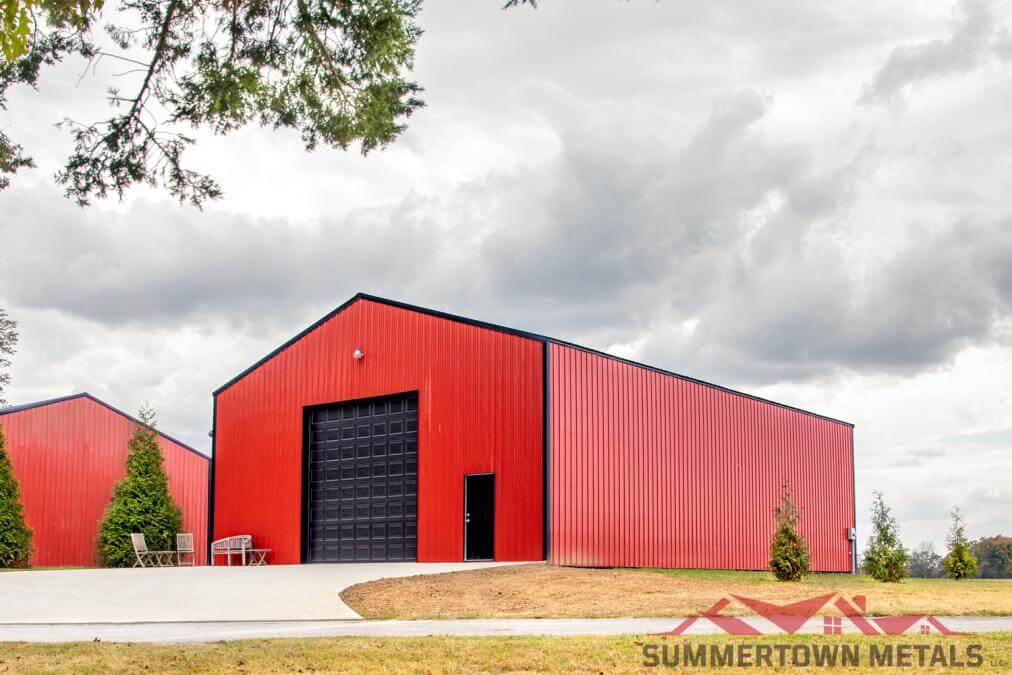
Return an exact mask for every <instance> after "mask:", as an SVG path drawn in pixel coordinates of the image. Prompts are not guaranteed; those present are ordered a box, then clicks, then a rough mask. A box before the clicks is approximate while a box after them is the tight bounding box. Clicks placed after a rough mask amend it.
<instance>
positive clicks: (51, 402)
mask: <svg viewBox="0 0 1012 675" xmlns="http://www.w3.org/2000/svg"><path fill="white" fill-rule="evenodd" d="M78 398H86V399H88V400H90V401H93V402H95V403H97V404H99V405H100V406H103V407H105V408H108V409H109V410H111V411H112V412H114V413H116V414H117V415H121V416H123V417H125V418H127V419H128V420H130V421H131V422H133V423H134V424H139V425H141V426H147V425H145V424H144V422H142V421H140V420H139V419H137V418H136V417H134V416H133V415H131V414H130V413H127V412H124V411H122V410H120V409H119V408H117V407H116V406H114V405H112V404H110V403H106V402H105V401H103V400H102V399H100V398H98V397H97V396H93V395H92V394H89V393H88V392H86V391H82V392H80V393H78V394H70V395H68V396H59V397H57V398H50V399H46V400H44V401H35V402H34V403H24V404H22V405H16V406H11V407H9V408H0V415H8V414H10V413H16V412H23V411H25V410H33V409H35V408H42V407H45V406H47V405H54V404H56V403H64V402H66V401H72V400H74V399H78ZM151 429H153V430H154V432H155V433H156V434H158V435H159V436H161V437H162V438H164V439H166V440H169V441H172V442H173V443H175V444H176V445H178V446H180V447H181V448H183V449H184V450H188V451H190V452H192V453H193V454H195V455H197V456H198V457H201V458H203V459H210V456H209V455H205V454H204V453H203V452H201V451H200V450H198V449H197V448H195V447H193V446H192V445H188V444H187V443H183V442H182V441H181V440H179V439H178V438H173V437H172V436H170V435H168V434H167V433H165V432H164V431H162V430H160V429H158V428H157V427H151Z"/></svg>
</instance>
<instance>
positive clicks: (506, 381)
mask: <svg viewBox="0 0 1012 675" xmlns="http://www.w3.org/2000/svg"><path fill="white" fill-rule="evenodd" d="M356 347H359V348H361V349H362V350H363V351H364V352H365V358H364V359H362V360H360V361H357V360H355V359H353V358H352V352H353V351H354V349H355V348H356ZM541 359H542V345H541V343H540V342H538V341H536V340H530V339H526V338H522V337H518V336H515V335H511V334H507V333H502V332H497V331H493V330H489V329H486V328H481V327H477V326H473V325H469V324H464V323H459V322H455V321H450V320H447V319H443V318H440V317H435V316H431V315H427V314H422V313H419V312H414V311H410V310H406V309H402V308H399V307H393V306H390V305H386V304H381V303H377V302H373V301H370V300H367V299H359V300H356V301H355V302H353V303H352V304H350V305H349V306H347V307H346V308H345V309H344V310H343V311H341V312H339V313H337V314H335V315H334V316H332V317H331V318H330V319H328V320H327V321H325V322H323V323H321V324H320V325H318V326H317V327H315V328H314V329H313V330H311V331H310V332H309V333H307V334H306V335H304V336H302V337H301V338H299V339H298V340H296V341H295V342H293V343H292V344H290V345H288V346H287V347H286V348H285V349H283V350H282V351H281V352H279V353H278V354H276V355H275V356H273V357H272V358H269V359H268V360H266V361H265V362H263V363H262V364H260V365H259V366H258V367H256V368H255V369H253V370H252V371H250V372H249V373H247V374H246V375H245V376H243V377H241V378H240V379H239V380H237V381H235V382H234V383H233V384H231V385H230V386H228V387H227V388H225V389H223V390H222V391H220V392H219V393H218V395H217V397H216V409H217V412H216V418H217V419H216V421H215V450H214V451H215V468H214V482H215V486H214V525H213V527H214V536H215V538H218V537H223V536H228V535H233V534H245V533H248V534H252V535H253V537H254V541H255V543H256V545H257V546H261V547H266V548H270V549H272V550H273V553H272V558H271V562H273V563H297V562H299V561H300V559H301V546H300V545H301V517H302V452H303V438H302V437H303V429H302V425H303V408H304V407H306V406H313V405H318V404H323V403H331V402H336V401H347V400H352V399H359V398H367V397H372V396H380V395H385V394H395V393H400V392H406V391H417V392H418V409H419V425H418V426H419V457H418V463H419V466H418V560H419V561H425V562H435V561H454V560H461V559H462V558H463V501H464V475H465V474H468V473H483V472H489V471H491V472H495V474H496V503H495V557H496V559H497V560H537V559H540V558H541V556H542V551H541V549H542V541H541V527H542V490H541V479H542V472H541V459H542V433H541V428H542V426H541V425H542V410H541V408H542V396H543V391H542V380H541Z"/></svg>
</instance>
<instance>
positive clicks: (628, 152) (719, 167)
mask: <svg viewBox="0 0 1012 675" xmlns="http://www.w3.org/2000/svg"><path fill="white" fill-rule="evenodd" d="M553 96H554V97H555V99H554V100H553V101H552V102H551V105H550V107H551V109H552V110H554V113H553V115H554V117H553V119H552V122H553V124H555V125H556V128H557V129H558V131H559V134H560V138H561V141H562V142H561V146H560V150H559V152H558V154H557V155H556V156H555V157H554V159H552V160H551V161H549V162H548V163H546V164H545V165H544V166H541V167H537V168H533V169H527V170H524V171H518V172H514V173H511V174H508V175H502V176H493V177H487V178H484V179H478V180H475V181H471V182H469V183H466V184H463V185H462V186H460V187H459V188H458V189H456V190H455V191H454V192H453V193H452V194H450V195H448V196H445V197H443V198H434V197H427V198H422V197H416V196H409V197H406V198H404V199H403V200H401V201H400V202H399V203H397V204H395V205H392V206H390V207H385V208H372V209H365V210H359V211H352V212H350V213H349V214H348V215H345V216H342V217H326V216H324V217H320V218H318V219H314V220H311V221H310V222H289V221H287V220H283V219H273V220H269V219H256V218H251V217H249V216H246V215H242V214H232V213H224V212H218V213H211V214H207V215H201V217H200V218H197V217H196V216H197V214H196V213H195V212H188V211H185V210H168V211H167V210H165V209H163V208H161V207H160V206H157V205H153V204H150V203H145V202H140V203H138V204H135V205H134V206H133V207H131V208H130V209H128V210H127V211H126V212H125V213H123V214H121V215H113V214H110V213H107V212H102V211H100V210H91V211H84V212H80V211H78V210H76V209H75V208H73V207H71V206H69V205H68V204H66V203H65V202H63V201H61V200H57V199H51V198H47V196H48V195H46V193H45V190H43V189H40V191H38V192H31V191H29V192H22V193H20V198H19V199H13V200H10V203H11V205H12V211H11V213H12V214H13V217H12V218H10V219H9V220H6V221H5V224H3V225H0V237H2V238H3V240H4V241H5V242H6V245H5V248H4V250H3V252H2V253H0V262H2V263H3V264H2V267H0V287H2V288H3V289H4V295H5V300H6V301H7V302H10V303H12V304H14V305H16V306H21V307H26V308H32V309H50V310H58V311H61V312H65V313H68V314H72V315H75V316H79V317H82V318H85V319H88V320H92V321H97V322H100V323H103V324H107V325H116V324H124V323H132V324H140V325H152V326H155V325H163V324H164V323H165V322H167V321H182V322H198V323H201V322H202V323H205V324H206V323H208V322H221V321H226V322H230V323H232V324H233V325H246V326H249V328H250V330H253V331H259V332H262V331H273V330H276V329H278V328H279V327H281V326H286V327H291V330H292V331H294V330H295V328H297V327H298V326H301V325H305V324H308V323H309V322H310V321H311V320H312V319H313V318H315V316H316V315H318V314H321V313H323V312H324V311H326V309H328V308H329V307H332V306H334V305H336V304H338V303H339V302H340V301H342V300H343V299H345V298H346V297H348V296H350V295H351V294H353V293H354V292H356V291H358V290H366V291H370V292H376V293H383V294H390V295H393V296H395V297H400V298H405V299H407V300H410V301H414V302H419V303H422V304H428V303H431V304H434V305H436V306H439V307H444V308H447V309H450V310H453V311H457V312H461V313H470V314H474V315H476V316H479V317H481V318H486V319H490V320H495V321H500V322H503V323H508V324H514V325H519V326H520V327H524V328H528V329H532V330H538V331H541V332H546V333H549V334H555V335H558V336H560V337H564V338H569V339H574V340H577V341H584V342H587V343H588V344H591V345H594V346H598V347H604V346H607V345H610V344H613V343H622V342H629V341H636V340H641V341H642V347H641V351H640V353H639V354H638V356H640V357H641V358H643V359H644V360H647V361H649V362H654V363H657V364H658V365H662V366H666V367H669V368H673V369H677V370H681V371H686V372H691V373H693V374H698V375H701V376H704V377H710V378H714V379H718V380H721V381H730V382H759V383H763V382H773V381H778V380H800V379H805V378H809V377H814V376H821V375H826V374H830V373H834V372H839V371H844V370H856V371H895V372H905V373H913V372H917V371H919V370H922V369H925V368H932V367H935V366H937V365H939V364H942V363H945V362H947V361H948V360H950V359H951V358H952V357H953V356H954V355H955V354H956V353H958V352H959V350H960V349H962V348H963V347H965V346H968V345H972V344H979V343H984V342H988V341H990V340H992V339H994V338H995V331H996V326H998V325H1000V322H1001V321H1002V320H1004V319H1006V318H1008V317H1009V316H1010V308H1012V282H1010V279H1012V275H1010V272H1009V270H1010V269H1012V227H1010V222H1012V221H1010V220H1009V219H1001V220H995V221H991V220H979V219H972V218H967V219H964V220H960V221H957V222H955V223H952V224H948V225H945V224H943V225H942V226H940V227H937V228H935V229H934V230H925V231H922V230H919V229H910V230H909V231H908V232H907V233H906V235H905V236H904V238H903V241H902V243H901V245H900V246H899V247H898V248H897V249H896V251H895V252H894V253H893V254H892V255H890V256H888V257H885V258H883V259H882V260H880V261H878V262H876V263H875V264H872V265H870V266H868V267H867V269H865V270H864V271H863V273H862V274H860V275H858V274H857V273H856V272H855V271H854V270H853V269H851V267H850V266H849V263H848V259H847V249H848V239H847V238H845V237H843V238H841V237H840V236H839V235H840V232H841V230H840V227H841V226H840V222H839V219H840V218H841V216H842V215H843V214H845V213H846V210H847V209H848V208H849V206H850V205H851V204H852V202H853V199H854V194H855V185H857V184H858V183H859V182H860V181H861V180H862V177H863V176H865V175H866V174H867V166H866V163H867V161H868V160H866V159H864V158H863V157H862V156H858V157H857V158H854V159H851V160H849V161H845V162H843V163H841V164H839V165H836V166H830V167H821V166H818V164H819V163H818V162H817V161H816V157H815V150H814V148H812V147H809V146H806V145H803V144H798V143H788V142H778V141H775V140H773V139H772V138H771V137H770V135H769V134H768V133H766V132H765V131H764V130H763V129H762V124H763V122H764V120H765V119H766V118H767V117H768V116H769V114H770V112H771V110H772V109H773V107H774V105H775V102H774V100H773V99H772V98H771V97H769V96H766V95H760V94H758V93H756V92H753V91H749V90H742V91H736V92H731V93H727V94H724V95H721V96H719V97H718V98H717V99H716V101H715V102H714V104H713V106H712V108H711V110H710V112H709V113H708V114H707V115H706V116H705V117H704V118H703V119H702V120H701V121H700V122H699V124H698V126H697V127H696V129H695V130H694V131H693V132H691V133H689V134H688V135H687V137H686V138H685V139H684V140H681V139H678V138H658V137H657V136H656V135H654V134H653V133H651V132H650V131H646V132H639V131H629V130H622V129H620V128H618V127H615V126H614V125H611V124H609V123H608V122H607V121H605V120H602V119H600V118H599V117H597V116H594V115H593V114H590V113H588V111H586V110H585V109H584V108H582V107H581V105H580V104H579V103H576V102H574V101H572V100H569V99H567V98H566V97H565V95H564V94H561V93H558V92H556V93H553V94H550V95H549V98H552V97H553ZM27 220H32V221H33V222H34V223H35V227H33V228H30V229H29V228H24V227H19V226H18V223H21V222H25V221H27ZM71 223H72V225H71ZM843 231H844V232H845V231H846V230H845V229H844V230H843ZM54 271H58V273H54ZM686 322H688V323H686ZM686 326H691V327H692V329H691V330H689V329H687V328H686Z"/></svg>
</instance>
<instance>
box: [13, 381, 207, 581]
mask: <svg viewBox="0 0 1012 675" xmlns="http://www.w3.org/2000/svg"><path fill="white" fill-rule="evenodd" d="M138 424H140V422H139V421H138V420H137V419H135V418H133V417H131V416H130V415H128V414H126V413H125V412H123V411H121V410H118V409H116V408H114V407H112V406H111V405H109V404H108V403H105V402H104V401H100V400H99V399H97V398H95V397H94V396H92V395H90V394H87V393H83V394H75V395H73V396H66V397H63V398H56V399H52V400H49V401H39V402H38V403H29V404H26V405H21V406H15V407H12V408H3V409H0V426H2V427H3V432H4V435H5V436H6V437H7V451H8V454H9V455H10V458H11V464H12V465H13V467H14V475H15V477H16V478H17V479H18V482H19V483H20V484H21V502H22V504H24V508H25V520H26V521H27V523H28V526H29V527H30V528H32V530H34V536H33V538H32V544H33V545H34V547H35V552H34V554H33V555H32V565H33V566H36V567H50V566H90V565H94V564H95V540H96V538H97V536H98V524H99V521H100V520H101V518H102V514H103V513H104V512H105V508H106V506H107V505H108V504H109V500H110V498H111V497H112V491H113V487H114V486H115V485H116V483H117V482H118V481H119V480H121V479H122V478H123V477H124V476H125V475H126V456H127V452H128V449H127V443H128V442H129V441H130V437H131V436H132V435H133V433H134V429H135V428H136V426H137V425H138ZM158 442H159V445H160V446H161V449H162V454H163V455H164V457H165V472H166V474H168V478H169V492H170V493H171V494H172V498H173V499H174V500H175V502H176V504H177V505H178V506H179V508H180V509H182V511H183V529H184V531H186V532H192V533H193V535H194V540H195V541H198V542H200V541H204V540H205V539H206V538H207V473H208V458H207V456H206V455H204V454H202V453H200V452H198V451H197V450H195V449H194V448H191V447H190V446H188V445H186V444H184V443H180V442H179V441H177V440H175V439H173V438H171V437H169V436H167V435H165V434H163V433H161V432H159V433H158ZM197 549H198V550H197V554H196V555H197V563H198V564H203V563H204V561H205V560H206V551H205V550H203V547H201V546H198V547H197Z"/></svg>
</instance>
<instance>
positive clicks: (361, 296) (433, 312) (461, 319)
mask: <svg viewBox="0 0 1012 675" xmlns="http://www.w3.org/2000/svg"><path fill="white" fill-rule="evenodd" d="M358 300H369V301H372V302H376V303H380V304H383V305H389V306H391V307H397V308H400V309H404V310H408V311H411V312H418V313H420V314H428V315H429V316H434V317H437V318H440V319H446V320H448V321H456V322H458V323H464V324H468V325H470V326H476V327H478V328H486V329H488V330H494V331H498V332H500V333H508V334H509V335H515V336H517V337H522V338H527V339H529V340H535V341H538V342H542V343H544V344H548V343H552V344H557V345H560V346H562V347H570V348H572V349H579V350H580V351H583V352H587V353H589V354H594V355H596V356H601V357H603V358H606V359H611V360H612V361H619V362H621V363H625V364H626V365H630V366H635V367H637V368H643V369H646V370H650V371H653V372H655V373H659V374H661V375H668V376H669V377H676V378H678V379H680V380H685V381H687V382H693V383H695V384H700V385H703V386H704V387H710V388H711V389H717V390H720V391H723V392H726V393H728V394H734V395H735V396H742V397H744V398H748V399H752V400H753V401H759V402H760V403H768V404H770V405H774V406H777V407H778V408H785V409H787V410H793V411H794V412H799V413H803V414H805V415H811V416H812V417H818V418H820V419H824V420H827V421H829V422H835V423H837V424H843V425H845V426H848V427H851V428H853V427H854V425H853V423H851V422H846V421H844V420H840V419H836V418H835V417H830V416H828V415H822V414H820V413H816V412H812V411H811V410H805V409H804V408H798V407H796V406H792V405H787V404H786V403H779V402H777V401H771V400H770V399H768V398H763V397H761V396H756V395H754V394H748V393H745V392H743V391H738V390H737V389H731V388H730V387H725V386H722V385H719V384H714V383H712V382H707V381H706V380H700V379H699V378H696V377H690V376H688V375H682V374H680V373H676V372H673V371H670V370H664V369H663V368H657V367H655V366H651V365H648V364H646V363H640V362H639V361H633V360H632V359H626V358H623V357H621V356H615V355H614V354H609V353H608V352H603V351H601V350H599V349H593V348H591V347H584V346H583V345H578V344H576V343H574V342H567V341H566V340H558V339H556V338H553V337H549V336H547V335H539V334H538V333H531V332H529V331H525V330H518V329H516V328H510V327H508V326H502V325H499V324H495V323H489V322H487V321H479V320H477V319H471V318H468V317H466V316H460V315H458V314H450V313H449V312H443V311H440V310H437V309H429V308H428V307H421V306H419V305H411V304H408V303H406V302H400V301H398V300H390V299H389V298H382V297H379V296H377V295H370V294H368V293H356V294H355V295H354V296H353V297H352V298H351V299H350V300H348V301H346V302H344V303H342V304H341V305H339V306H338V307H336V308H335V309H334V310H332V311H330V312H328V313H327V314H326V315H325V316H323V317H322V318H320V319H319V320H318V321H316V322H315V323H313V324H312V325H311V326H309V327H308V328H306V329H305V330H303V331H301V332H299V333H298V334H297V335H295V336H294V337H293V338H292V339H290V340H288V341H287V342H285V343H284V344H282V345H281V346H280V347H278V348H277V349H275V350H273V351H272V352H270V353H269V354H267V355H266V356H264V357H263V358H262V359H260V360H259V361H257V362H256V363H254V364H253V365H251V366H250V367H249V368H247V369H245V370H244V371H242V372H241V373H239V374H238V375H236V376H235V377H233V378H232V379H231V380H229V381H228V382H226V383H225V384H223V385H222V386H220V387H218V389H216V390H215V391H214V396H217V395H218V394H220V393H221V392H223V391H225V390H226V389H228V388H229V387H231V386H232V385H233V384H235V383H236V382H238V381H239V380H241V379H242V378H244V377H246V376H247V375H249V374H250V373H251V372H253V371H254V370H256V369H257V368H259V367H260V366H262V365H263V364H264V363H266V362H267V361H270V360H271V359H272V358H274V357H275V356H277V355H278V354H279V353H281V352H282V351H284V350H285V349H287V348H288V347H290V346H291V345H292V344H293V343H295V342H297V341H298V340H300V339H301V338H302V337H304V336H305V335H307V334H308V333H310V332H312V331H313V330H315V329H316V328H318V327H319V326H320V325H321V324H324V323H326V322H327V321H329V320H330V319H332V318H333V317H334V316H336V315H337V314H340V313H341V312H343V311H344V310H345V309H346V308H348V307H349V306H350V305H352V304H353V303H354V302H356V301H358Z"/></svg>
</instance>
